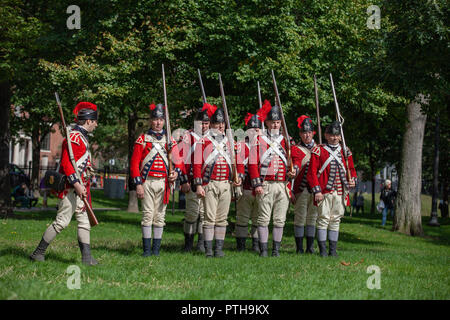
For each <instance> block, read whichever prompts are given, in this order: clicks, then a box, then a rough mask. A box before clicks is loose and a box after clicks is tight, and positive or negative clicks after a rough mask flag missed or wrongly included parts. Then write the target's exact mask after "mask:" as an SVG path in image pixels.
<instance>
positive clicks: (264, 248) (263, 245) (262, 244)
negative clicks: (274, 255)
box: [259, 242, 268, 257]
mask: <svg viewBox="0 0 450 320" xmlns="http://www.w3.org/2000/svg"><path fill="white" fill-rule="evenodd" d="M267 247H268V246H267V242H260V243H259V248H260V250H261V251H260V252H259V256H260V257H267V256H268V253H267V250H268V248H267Z"/></svg>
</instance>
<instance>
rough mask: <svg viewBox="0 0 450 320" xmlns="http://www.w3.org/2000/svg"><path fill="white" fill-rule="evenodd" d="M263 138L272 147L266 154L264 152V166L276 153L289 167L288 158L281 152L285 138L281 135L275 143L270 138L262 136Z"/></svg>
mask: <svg viewBox="0 0 450 320" xmlns="http://www.w3.org/2000/svg"><path fill="white" fill-rule="evenodd" d="M261 138H262V139H263V140H264V141H265V142H266V143H267V144H268V145H269V146H270V148H269V149H267V150H266V152H264V154H263V155H262V157H261V160H260V163H261V164H263V163H264V162H265V161H266V159H267V158H268V157H272V156H273V155H274V154H273V152H275V153H276V154H277V155H278V156H279V157H280V158H281V160H283V162H284V164H285V165H287V160H286V157H285V156H284V154H283V152H282V151H281V150H282V147H281V141H283V138H284V137H283V136H282V135H280V136H278V138H276V139H275V140H273V141H271V140H269V138H267V137H266V136H261Z"/></svg>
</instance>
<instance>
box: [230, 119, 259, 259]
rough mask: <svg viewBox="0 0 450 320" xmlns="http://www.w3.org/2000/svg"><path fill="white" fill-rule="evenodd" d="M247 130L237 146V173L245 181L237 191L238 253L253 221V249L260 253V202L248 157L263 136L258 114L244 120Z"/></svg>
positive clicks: (243, 248)
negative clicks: (251, 149)
mask: <svg viewBox="0 0 450 320" xmlns="http://www.w3.org/2000/svg"><path fill="white" fill-rule="evenodd" d="M244 122H245V126H246V128H247V131H246V135H245V139H244V140H243V141H240V142H239V143H238V146H237V154H238V161H237V171H238V174H239V177H240V178H241V180H242V181H243V184H242V186H241V187H239V188H237V189H236V191H238V193H239V194H240V197H238V198H239V199H238V200H237V204H236V228H235V234H236V247H237V250H238V251H243V250H245V242H246V239H247V235H248V222H249V220H251V221H252V227H251V231H250V235H251V237H252V249H253V250H254V251H256V252H258V253H259V251H260V249H259V238H258V229H257V219H258V202H257V201H256V197H255V192H254V190H253V188H252V185H251V183H250V176H249V174H248V157H249V153H250V146H251V145H252V144H253V143H254V140H255V139H256V137H257V136H259V135H261V133H262V131H261V129H262V122H261V120H260V119H259V117H258V116H257V115H256V114H251V113H248V114H247V116H246V117H245V119H244Z"/></svg>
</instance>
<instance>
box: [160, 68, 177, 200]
mask: <svg viewBox="0 0 450 320" xmlns="http://www.w3.org/2000/svg"><path fill="white" fill-rule="evenodd" d="M162 78H163V91H164V108H165V109H166V110H165V112H164V115H165V120H166V140H167V161H168V162H169V163H168V166H169V175H170V173H171V172H172V171H173V164H172V133H171V131H170V119H169V108H168V106H167V91H166V74H165V72H164V63H163V64H162ZM174 192H175V189H174Z"/></svg>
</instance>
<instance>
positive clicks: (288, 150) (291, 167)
mask: <svg viewBox="0 0 450 320" xmlns="http://www.w3.org/2000/svg"><path fill="white" fill-rule="evenodd" d="M272 82H273V89H274V90H275V101H276V103H277V104H278V106H279V107H280V110H281V126H282V128H283V131H284V138H285V141H286V153H287V161H288V169H289V171H291V172H292V171H294V164H293V162H292V157H291V140H290V137H289V134H288V130H287V125H286V120H284V112H283V108H282V107H281V101H280V95H279V93H278V88H277V81H276V80H275V74H274V72H273V70H272Z"/></svg>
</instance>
